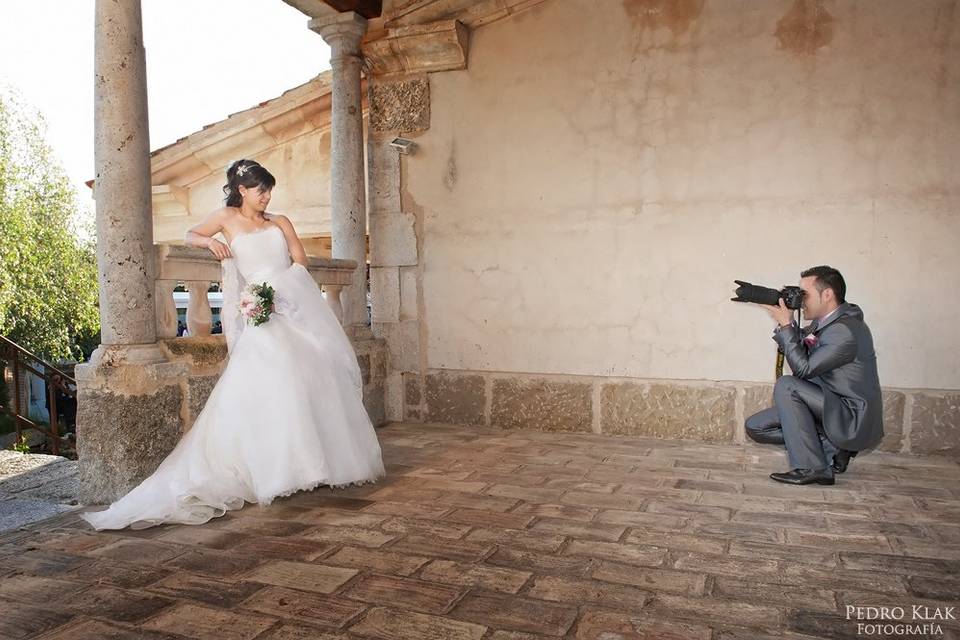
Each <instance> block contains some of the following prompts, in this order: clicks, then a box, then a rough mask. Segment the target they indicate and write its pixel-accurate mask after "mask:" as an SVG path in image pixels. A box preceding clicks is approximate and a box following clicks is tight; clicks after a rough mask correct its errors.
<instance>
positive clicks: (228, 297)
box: [220, 258, 247, 354]
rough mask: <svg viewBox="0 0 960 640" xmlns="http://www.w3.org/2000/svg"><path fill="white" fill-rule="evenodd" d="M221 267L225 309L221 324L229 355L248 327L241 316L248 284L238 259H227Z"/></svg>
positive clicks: (223, 308) (221, 311)
mask: <svg viewBox="0 0 960 640" xmlns="http://www.w3.org/2000/svg"><path fill="white" fill-rule="evenodd" d="M220 266H221V268H222V269H223V276H222V277H223V307H222V308H221V309H220V322H221V324H222V325H223V335H224V337H226V339H227V353H228V354H229V353H230V352H231V351H233V345H234V344H236V342H237V338H239V337H240V334H241V333H243V328H244V326H246V323H245V322H244V321H243V318H242V317H241V315H240V292H241V291H243V289H244V287H246V286H247V282H246V280H244V279H243V276H242V275H240V269H238V268H237V261H236V259H234V258H227V259H226V260H223V261H222V262H221V263H220Z"/></svg>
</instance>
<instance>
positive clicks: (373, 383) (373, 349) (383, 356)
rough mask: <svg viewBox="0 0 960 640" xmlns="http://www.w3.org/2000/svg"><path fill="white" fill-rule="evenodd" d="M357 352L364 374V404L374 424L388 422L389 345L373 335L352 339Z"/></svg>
mask: <svg viewBox="0 0 960 640" xmlns="http://www.w3.org/2000/svg"><path fill="white" fill-rule="evenodd" d="M351 342H352V343H353V348H354V350H355V351H356V352H357V363H358V364H359V365H360V373H361V374H362V375H363V405H364V407H366V409H367V415H368V416H370V422H372V423H373V426H375V427H379V426H381V425H383V424H386V423H387V422H388V420H387V415H386V406H385V387H386V378H387V345H386V343H385V342H384V341H383V340H377V339H374V338H373V337H365V338H359V339H358V338H356V337H353V338H352V339H351Z"/></svg>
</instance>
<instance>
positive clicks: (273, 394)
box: [81, 160, 384, 529]
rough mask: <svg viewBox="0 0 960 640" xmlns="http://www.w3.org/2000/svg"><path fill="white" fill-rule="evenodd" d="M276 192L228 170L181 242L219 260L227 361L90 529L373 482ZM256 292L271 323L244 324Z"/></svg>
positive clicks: (261, 173) (260, 180)
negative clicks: (214, 199)
mask: <svg viewBox="0 0 960 640" xmlns="http://www.w3.org/2000/svg"><path fill="white" fill-rule="evenodd" d="M275 183H276V180H275V179H274V177H273V176H272V175H271V174H270V172H269V171H267V170H266V169H265V168H263V167H262V166H260V164H258V163H256V162H254V161H252V160H238V161H236V162H234V163H233V164H232V165H231V166H230V168H229V169H228V170H227V184H226V186H224V188H223V190H224V192H225V193H226V195H227V198H226V206H225V207H223V208H222V209H219V210H217V211H215V212H213V213H212V214H210V216H209V217H208V218H207V219H206V220H204V221H203V222H202V223H200V224H198V225H197V226H195V227H193V228H192V229H191V230H190V231H188V232H187V237H186V242H187V244H189V245H192V246H197V247H206V248H207V249H209V250H210V251H211V252H212V253H213V254H214V255H215V256H216V257H217V258H218V259H220V260H221V261H222V265H223V290H224V306H223V310H222V312H221V320H222V323H223V327H224V333H225V334H226V338H227V347H228V350H229V361H228V363H227V366H226V368H225V369H224V371H223V374H222V375H221V376H220V379H219V381H218V382H217V385H216V386H215V387H214V389H213V391H212V392H211V393H210V397H209V398H208V399H207V404H206V406H204V408H203V411H202V412H201V413H200V415H199V416H197V419H196V421H195V422H194V424H193V427H192V428H191V429H190V430H189V431H188V432H187V433H186V434H185V435H184V436H183V438H182V439H181V440H180V443H179V444H178V445H177V446H176V448H174V450H173V451H172V452H171V453H170V455H169V456H167V458H166V459H165V460H164V461H163V463H161V465H160V466H159V467H158V468H157V470H156V471H155V472H154V473H153V475H151V476H150V477H148V478H147V479H146V480H144V481H143V482H142V483H141V484H140V485H139V486H137V487H136V488H134V489H133V490H132V491H130V493H128V494H127V495H126V496H124V497H123V498H121V499H119V500H117V501H116V502H114V503H113V504H112V505H110V507H109V508H107V509H106V510H104V511H96V512H87V513H83V514H81V517H82V518H84V519H85V520H86V521H87V522H89V523H90V524H91V525H93V526H94V527H95V528H96V529H121V528H123V527H127V526H131V527H132V528H136V529H139V528H145V527H150V526H154V525H158V524H162V523H180V524H203V523H204V522H207V521H208V520H210V519H211V518H216V517H218V516H222V515H223V514H224V513H226V512H227V511H229V510H231V509H239V508H240V507H242V506H243V504H244V502H256V503H260V504H269V503H270V502H271V501H272V500H273V499H274V498H276V497H278V496H285V495H289V494H291V493H294V492H296V491H301V490H306V489H312V488H314V487H316V486H318V485H321V484H323V485H329V486H342V485H349V484H356V483H363V482H372V481H375V480H377V479H378V478H380V477H382V476H383V475H384V468H383V462H382V460H381V457H380V445H379V443H378V442H377V437H376V434H375V433H374V430H373V425H372V424H371V423H370V419H369V417H368V416H367V413H366V410H365V409H364V406H363V398H362V393H363V383H362V378H361V375H360V368H359V365H358V364H357V357H356V353H355V352H354V350H353V346H352V345H351V344H350V341H349V339H348V338H347V336H346V334H345V333H344V332H343V329H342V328H341V326H340V323H339V322H338V320H337V318H336V316H335V315H334V314H333V311H332V310H331V309H330V307H329V306H328V305H327V302H326V300H324V298H323V297H322V295H321V293H320V289H319V288H318V287H317V285H316V283H315V282H314V281H313V279H312V278H311V276H310V274H309V273H308V272H307V270H306V268H305V265H306V264H307V256H306V253H305V252H304V249H303V245H302V244H301V243H300V240H299V239H298V238H297V234H296V232H295V231H294V229H293V225H292V224H291V223H290V221H289V220H288V219H287V218H286V217H285V216H282V215H276V214H269V213H267V212H266V208H267V204H269V202H270V194H271V190H272V189H273V186H274V184H275ZM217 233H221V234H223V236H224V238H225V239H226V240H227V242H226V243H223V242H220V241H219V240H217V239H215V238H214V237H213V236H214V235H216V234H217ZM291 258H292V261H291ZM263 283H267V284H269V285H270V286H271V287H272V288H273V290H274V292H275V293H274V306H273V313H272V314H271V315H269V318H268V319H267V320H266V322H263V323H262V324H254V323H253V322H252V321H251V319H250V318H245V317H244V314H243V311H244V310H249V309H251V308H252V306H253V305H250V297H251V294H250V293H248V291H249V290H248V289H244V288H245V287H247V285H248V284H249V285H251V286H252V285H260V284H263ZM241 298H242V300H241ZM261 306H265V305H261ZM254 311H255V310H254ZM248 315H252V314H248Z"/></svg>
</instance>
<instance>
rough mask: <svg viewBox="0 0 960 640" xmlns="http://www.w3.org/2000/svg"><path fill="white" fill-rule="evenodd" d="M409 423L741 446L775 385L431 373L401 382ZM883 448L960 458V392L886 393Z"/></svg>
mask: <svg viewBox="0 0 960 640" xmlns="http://www.w3.org/2000/svg"><path fill="white" fill-rule="evenodd" d="M403 383H404V384H403V398H402V399H403V408H404V413H403V415H404V419H406V420H408V421H411V422H437V423H445V424H459V425H464V426H466V427H494V428H500V429H533V430H537V431H549V432H583V433H600V434H610V435H626V436H642V437H653V438H665V439H679V440H693V441H699V442H711V443H743V442H744V441H745V439H746V436H745V434H744V428H743V423H744V420H745V419H746V418H747V417H748V416H750V415H751V414H753V413H755V412H757V411H760V410H761V409H764V408H766V407H768V406H771V404H772V396H773V384H758V383H750V382H709V381H679V380H636V379H622V378H604V377H589V376H553V375H550V376H545V375H533V374H510V373H491V372H476V371H450V370H436V369H431V370H428V371H427V373H426V374H425V375H422V376H421V375H418V374H413V373H407V374H404V376H403ZM883 399H884V432H885V436H884V439H883V442H882V443H881V445H880V447H879V449H880V450H881V451H887V452H893V453H913V454H923V455H949V456H958V457H960V393H957V392H954V391H931V390H915V389H910V390H907V389H884V393H883Z"/></svg>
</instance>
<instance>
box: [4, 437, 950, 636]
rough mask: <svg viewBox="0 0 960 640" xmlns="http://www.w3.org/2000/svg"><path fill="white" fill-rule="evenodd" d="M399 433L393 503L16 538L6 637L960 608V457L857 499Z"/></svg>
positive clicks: (541, 629) (453, 629)
mask: <svg viewBox="0 0 960 640" xmlns="http://www.w3.org/2000/svg"><path fill="white" fill-rule="evenodd" d="M379 433H380V437H381V441H382V443H383V449H384V457H385V460H386V461H387V462H388V469H389V471H390V477H389V479H388V480H385V481H384V482H383V483H381V484H379V485H376V486H367V487H359V488H353V489H350V490H347V491H340V492H332V491H330V490H329V489H320V490H317V491H314V492H311V493H302V494H298V495H295V496H292V497H290V498H287V499H283V500H279V501H277V502H276V503H275V504H274V505H272V506H270V507H268V508H260V507H257V506H248V507H247V508H246V509H243V510H242V511H240V512H235V513H233V514H229V515H228V516H226V517H224V518H221V519H218V520H216V521H214V522H212V523H210V524H208V525H205V526H201V527H186V526H168V527H159V528H154V529H148V530H145V531H140V532H129V531H128V532H121V533H117V532H110V533H106V532H105V533H100V534H95V533H92V532H90V531H89V530H87V529H86V528H85V526H84V524H83V523H82V521H80V520H79V519H78V518H77V516H76V514H69V515H63V516H57V517H56V518H54V519H52V520H48V521H45V522H43V523H39V524H34V525H30V527H29V528H27V529H24V530H21V531H18V532H14V533H10V534H6V535H4V536H2V537H0V637H2V638H41V637H42V638H45V639H50V640H53V639H57V640H60V639H64V640H66V639H69V640H84V639H94V638H96V639H98V640H99V639H102V638H109V639H113V640H117V639H127V638H130V639H133V638H143V639H147V640H150V639H159V638H218V639H221V638H222V639H227V640H233V639H237V640H241V639H252V638H257V639H258V640H259V639H267V638H269V639H273V640H276V639H281V638H283V639H291V638H302V639H319V640H346V639H348V638H409V639H412V640H427V639H436V640H441V639H444V640H445V639H459V638H472V639H478V640H479V639H481V638H484V639H487V638H495V639H497V640H533V639H537V638H555V637H558V636H562V637H568V638H578V639H591V640H601V639H603V640H615V639H620V638H629V639H636V638H658V639H683V640H687V639H708V638H710V639H714V640H715V639H720V638H722V639H724V640H734V639H742V640H748V639H749V640H762V639H763V638H768V637H789V638H809V637H823V638H863V637H871V636H868V635H866V634H864V635H858V633H857V631H858V630H857V625H856V621H855V620H853V621H850V620H847V619H845V617H844V611H845V609H844V607H845V605H848V604H856V605H887V606H902V607H905V608H907V612H906V615H907V617H908V618H909V617H910V616H911V615H912V609H911V607H912V605H926V606H929V607H930V609H929V612H930V614H934V612H936V611H940V612H944V611H945V609H944V607H946V606H953V607H956V608H957V609H960V483H958V480H960V465H958V464H957V462H956V461H950V460H945V459H932V458H928V459H921V458H909V457H904V456H894V455H888V454H874V455H868V456H861V457H860V458H857V459H856V460H854V461H853V463H852V465H851V469H850V471H849V472H848V473H847V474H845V475H843V476H841V477H840V480H839V482H838V484H837V485H836V486H835V487H788V486H784V485H778V484H776V483H773V482H772V481H770V480H769V479H768V478H767V474H768V473H769V472H770V471H775V470H782V469H784V464H785V463H784V456H783V454H782V453H781V452H776V451H774V450H772V449H769V448H762V447H759V446H755V445H751V446H747V447H740V446H709V445H700V444H695V443H677V442H664V441H655V440H636V439H618V438H610V437H603V436H594V435H575V434H561V435H557V434H543V433H531V432H489V431H476V430H469V429H466V428H451V427H442V426H434V425H406V424H397V425H391V426H389V427H387V428H384V429H382V430H380V432H379ZM937 607H939V609H937ZM957 609H955V610H954V612H956V611H957ZM958 617H960V616H958ZM937 622H938V623H939V624H940V625H941V630H942V631H943V634H942V635H932V636H928V637H943V638H960V626H958V623H957V622H956V621H937ZM873 637H886V638H891V637H898V636H897V635H895V634H894V635H891V634H886V635H880V636H873ZM911 637H923V636H920V635H914V636H911Z"/></svg>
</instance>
